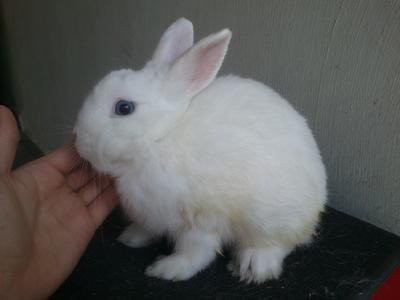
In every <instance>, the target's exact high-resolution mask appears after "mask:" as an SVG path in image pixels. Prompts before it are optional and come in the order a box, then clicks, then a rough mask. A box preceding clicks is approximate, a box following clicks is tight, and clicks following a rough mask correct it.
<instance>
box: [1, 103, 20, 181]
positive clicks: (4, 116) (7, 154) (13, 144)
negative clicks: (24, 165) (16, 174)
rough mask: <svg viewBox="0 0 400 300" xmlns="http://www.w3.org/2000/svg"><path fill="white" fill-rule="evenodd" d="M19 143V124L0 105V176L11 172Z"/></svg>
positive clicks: (10, 113)
mask: <svg viewBox="0 0 400 300" xmlns="http://www.w3.org/2000/svg"><path fill="white" fill-rule="evenodd" d="M18 141H19V132H18V127H17V122H16V120H15V118H14V116H13V114H12V112H11V111H10V110H9V109H8V108H7V107H5V106H3V105H0V174H3V173H8V172H10V171H11V167H12V164H13V162H14V157H15V152H16V150H17V146H18Z"/></svg>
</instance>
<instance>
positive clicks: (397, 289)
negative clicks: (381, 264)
mask: <svg viewBox="0 0 400 300" xmlns="http://www.w3.org/2000/svg"><path fill="white" fill-rule="evenodd" d="M399 299H400V267H397V268H396V269H395V270H394V271H393V272H392V273H391V274H390V276H389V277H388V278H387V279H386V280H385V282H383V283H382V284H381V285H380V286H379V287H378V289H377V290H376V292H375V293H374V294H373V295H372V297H371V298H370V300H399Z"/></svg>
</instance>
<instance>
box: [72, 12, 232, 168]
mask: <svg viewBox="0 0 400 300" xmlns="http://www.w3.org/2000/svg"><path fill="white" fill-rule="evenodd" d="M230 38H231V32H230V31H229V30H227V29H225V30H222V31H220V32H218V33H215V34H212V35H210V36H208V37H206V38H205V39H203V40H201V41H199V42H198V43H197V44H196V45H195V46H193V47H192V45H193V26H192V23H191V22H190V21H188V20H186V19H183V18H182V19H179V20H177V21H176V22H175V23H173V24H172V25H171V26H170V27H169V28H168V29H167V30H166V31H165V33H164V34H163V36H162V37H161V40H160V42H159V44H158V46H157V49H156V50H155V53H154V55H153V57H152V59H151V60H150V61H149V62H148V63H147V64H146V65H145V67H144V68H143V69H141V70H139V71H133V70H130V69H125V70H119V71H114V72H111V73H110V74H108V75H107V76H106V77H105V78H103V79H102V80H101V81H100V82H99V83H98V84H97V86H96V87H95V88H94V89H93V91H92V92H91V93H90V95H89V96H88V97H87V99H86V100H85V102H84V104H83V106H82V108H81V110H80V112H79V115H78V118H77V122H76V124H75V128H74V133H75V134H76V142H75V145H76V148H77V150H78V152H79V154H80V155H81V156H82V157H83V158H84V159H86V160H88V161H89V162H90V163H91V164H92V165H93V167H94V168H96V169H98V170H99V171H101V172H105V173H110V174H117V173H118V169H119V168H123V167H124V166H126V165H127V164H129V162H131V161H133V160H134V158H135V156H136V153H137V152H139V151H141V152H143V151H144V152H145V151H147V150H146V149H151V146H152V144H153V143H155V142H157V141H159V140H161V139H162V138H163V136H165V135H166V134H167V133H168V131H169V129H171V128H173V127H174V125H175V124H176V122H177V120H178V119H179V117H180V116H181V115H182V114H183V113H184V112H185V110H186V109H187V108H188V106H189V104H190V101H191V99H192V98H193V97H194V96H195V95H197V94H198V93H200V92H201V91H202V90H203V89H204V88H206V87H207V86H208V85H209V84H210V83H211V81H212V80H213V79H214V78H215V76H216V74H217V72H218V70H219V68H220V67H221V64H222V61H223V58H224V56H225V54H226V51H227V48H228V44H229V41H230Z"/></svg>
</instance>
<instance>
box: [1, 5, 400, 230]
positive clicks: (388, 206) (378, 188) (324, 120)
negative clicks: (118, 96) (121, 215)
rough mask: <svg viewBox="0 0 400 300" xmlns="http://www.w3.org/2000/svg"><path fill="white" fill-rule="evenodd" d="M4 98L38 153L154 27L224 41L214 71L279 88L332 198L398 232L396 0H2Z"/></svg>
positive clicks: (150, 44) (141, 56)
mask: <svg viewBox="0 0 400 300" xmlns="http://www.w3.org/2000/svg"><path fill="white" fill-rule="evenodd" d="M3 6H4V16H5V21H6V25H7V31H6V33H7V35H8V42H9V47H10V53H11V57H12V71H13V82H14V84H15V85H14V94H15V95H16V97H17V100H18V102H19V104H20V106H21V108H22V117H23V120H24V122H25V124H26V128H27V129H28V130H29V131H30V134H31V136H32V137H33V138H34V140H35V141H36V142H37V143H38V144H39V145H40V146H41V147H43V148H44V149H50V148H53V147H55V146H58V145H60V144H61V143H62V142H63V141H64V140H65V137H66V135H65V133H66V132H67V130H68V126H71V125H72V124H73V120H74V116H75V114H76V111H77V110H78V108H79V106H80V103H81V101H82V99H83V98H84V96H85V94H86V93H87V92H88V91H89V89H90V88H91V87H92V85H93V84H94V83H95V82H96V80H98V79H99V78H100V77H102V76H103V75H104V74H106V73H107V72H108V71H110V70H112V69H116V68H120V67H127V66H134V67H140V66H142V65H143V63H144V62H145V61H146V59H148V58H149V57H150V55H151V52H152V49H153V48H154V47H155V45H156V43H157V41H158V38H159V36H160V34H161V32H162V30H163V29H164V28H166V26H167V25H168V24H170V23H171V22H172V21H174V20H175V19H177V18H178V17H181V16H186V17H187V18H189V19H191V20H192V21H193V23H194V25H195V30H196V38H199V37H202V36H204V35H206V34H208V33H210V32H212V31H216V30H219V29H221V28H223V27H229V28H231V29H232V31H233V33H234V36H233V40H232V44H231V48H230V51H229V54H228V56H227V59H226V61H225V64H224V67H223V70H222V73H228V72H232V73H237V74H240V75H242V76H248V77H253V78H255V79H258V80H260V81H262V82H265V83H266V84H268V85H270V86H272V87H273V88H274V89H276V90H278V91H279V92H280V93H281V94H283V95H284V96H285V97H287V98H288V99H289V100H290V102H291V103H293V105H294V106H295V107H296V108H297V109H298V110H300V111H301V112H302V113H303V114H304V115H305V116H306V117H307V118H308V120H309V122H310V125H311V127H312V129H313V131H314V133H315V135H316V138H317V140H318V143H319V145H320V147H321V150H322V154H323V157H324V160H325V163H326V165H327V169H328V173H329V178H330V182H329V187H330V205H332V206H333V207H336V208H338V209H341V210H343V211H345V212H347V213H350V214H353V215H355V216H357V217H360V218H362V219H365V220H368V221H370V222H372V223H374V224H376V225H378V226H380V227H383V228H385V229H387V230H390V231H393V232H396V233H397V234H400V199H399V198H400V184H399V181H400V134H399V129H400V117H399V112H400V1H388V0H375V1H367V0H360V1H355V0H354V1H353V0H347V1H333V0H321V1H319V0H315V1H306V0H303V1H295V0H292V1H282V0H276V1H275V0H274V1H264V0H263V1H261V0H260V1H255V0H252V1H243V0H238V1H222V0H219V1H205V0H202V1H188V0H185V1H165V0H159V1H155V0H154V1H149V0H144V1H134V0H132V1H128V0H126V1H118V0H117V1H80V0H64V1H60V0H59V1H53V0H47V1H43V0H41V1H30V0H25V1H22V0H13V1H11V0H10V1H5V2H4V3H3Z"/></svg>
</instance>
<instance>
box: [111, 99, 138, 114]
mask: <svg viewBox="0 0 400 300" xmlns="http://www.w3.org/2000/svg"><path fill="white" fill-rule="evenodd" d="M134 111H135V104H134V103H133V102H132V101H128V100H119V101H118V102H117V104H115V114H117V115H119V116H126V115H130V114H131V113H133V112H134Z"/></svg>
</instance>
